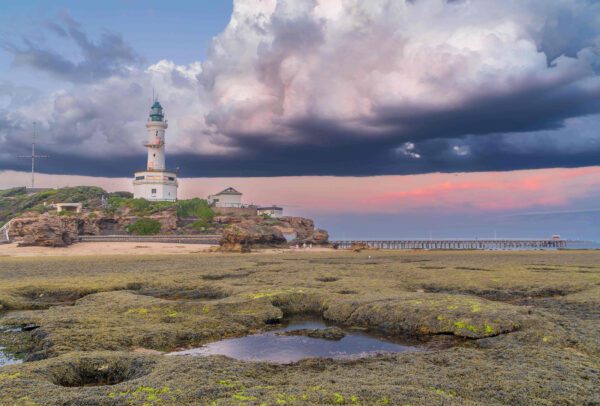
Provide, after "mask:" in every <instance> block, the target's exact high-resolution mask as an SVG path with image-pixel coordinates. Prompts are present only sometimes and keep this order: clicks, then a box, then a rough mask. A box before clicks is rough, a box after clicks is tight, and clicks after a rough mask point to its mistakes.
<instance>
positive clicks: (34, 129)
mask: <svg viewBox="0 0 600 406" xmlns="http://www.w3.org/2000/svg"><path fill="white" fill-rule="evenodd" d="M36 133H37V123H36V122H35V121H34V122H33V139H32V141H31V155H18V156H17V158H30V159H31V188H32V189H33V188H34V187H35V159H36V158H48V155H36V154H35V137H36V135H37V134H36Z"/></svg>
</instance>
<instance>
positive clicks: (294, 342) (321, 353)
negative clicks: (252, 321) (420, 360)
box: [169, 321, 419, 363]
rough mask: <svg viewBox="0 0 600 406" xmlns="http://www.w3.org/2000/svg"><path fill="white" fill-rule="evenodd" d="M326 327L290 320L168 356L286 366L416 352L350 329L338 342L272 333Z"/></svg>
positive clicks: (409, 347) (413, 347) (314, 322)
mask: <svg viewBox="0 0 600 406" xmlns="http://www.w3.org/2000/svg"><path fill="white" fill-rule="evenodd" d="M326 327H327V326H326V325H325V324H324V323H323V322H320V321H297V322H296V321H294V322H292V323H290V325H288V326H287V327H285V328H281V329H277V330H273V331H269V332H266V333H261V334H255V335H250V336H246V337H241V338H233V339H227V340H221V341H217V342H214V343H210V344H207V345H205V346H202V347H199V348H193V349H190V350H185V351H177V352H173V353H170V354H169V355H194V356H209V355H225V356H227V357H231V358H235V359H238V360H242V361H267V362H275V363H289V362H296V361H299V360H301V359H305V358H316V357H322V358H358V357H366V356H369V355H374V354H380V353H390V352H404V351H417V350H419V348H418V347H416V346H409V345H401V344H397V343H394V342H390V341H386V340H383V339H381V338H378V337H375V336H371V335H368V334H366V333H364V332H357V331H353V330H348V331H346V336H345V337H344V338H342V339H341V340H339V341H331V340H325V339H320V338H310V337H304V336H281V335H277V334H276V333H277V332H281V331H291V330H300V329H322V328H326Z"/></svg>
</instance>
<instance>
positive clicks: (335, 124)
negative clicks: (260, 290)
mask: <svg viewBox="0 0 600 406" xmlns="http://www.w3.org/2000/svg"><path fill="white" fill-rule="evenodd" d="M599 16H600V3H598V2H591V1H586V0H561V1H556V2H547V1H543V0H518V1H517V0H507V1H504V2H498V1H493V0H464V1H444V0H414V1H397V0H371V1H368V2H365V1H360V0H302V1H300V0H263V1H259V0H236V1H235V4H234V11H233V14H232V17H231V21H230V22H229V24H228V26H227V27H226V28H225V30H224V31H223V32H222V33H221V34H219V35H218V36H217V37H215V39H214V41H213V43H212V45H211V49H210V52H209V55H208V57H207V58H206V60H204V61H198V62H197V63H193V64H190V65H186V66H180V65H176V64H175V63H173V62H170V61H166V60H165V61H159V62H157V63H154V64H152V65H150V66H147V67H142V66H141V65H140V62H141V58H140V57H139V56H138V55H137V54H136V52H135V51H134V50H132V49H131V48H130V47H129V46H128V45H127V44H126V43H125V42H124V40H123V39H121V38H120V37H119V36H118V35H116V34H109V33H106V34H104V35H103V36H102V37H101V39H100V40H99V41H98V42H94V41H92V40H90V39H88V36H87V35H86V34H85V32H84V31H83V29H82V28H81V26H80V25H79V24H77V23H76V22H75V21H73V20H72V19H70V18H68V19H66V20H63V21H62V23H61V25H56V26H55V25H51V26H49V27H46V29H47V30H48V29H50V30H51V31H52V32H54V33H55V34H56V35H58V36H62V37H64V38H65V39H68V40H70V41H73V42H74V43H75V44H76V45H77V46H78V47H79V49H80V50H81V52H82V55H84V58H83V60H81V61H78V62H75V61H72V60H70V59H68V58H66V57H65V56H63V55H60V54H58V53H55V52H53V51H50V50H46V49H41V48H39V47H37V46H35V45H33V44H31V43H29V42H25V45H21V46H17V45H14V44H9V46H8V47H7V49H8V51H9V52H11V53H13V55H14V59H15V63H19V64H28V65H29V66H32V67H35V68H38V69H40V70H42V71H45V72H47V73H49V74H50V75H54V76H60V77H61V78H63V79H65V80H67V81H70V82H73V83H74V86H72V87H71V88H68V89H65V90H64V91H60V92H56V93H54V94H51V95H46V97H42V98H41V99H40V98H39V97H38V98H35V99H23V98H21V99H19V101H18V102H16V101H14V100H12V99H11V96H10V95H9V96H7V97H8V98H9V99H10V102H7V103H5V104H4V105H3V104H0V146H1V147H2V149H1V150H0V169H25V168H26V166H27V163H26V162H19V161H18V160H17V159H14V158H13V157H14V155H16V154H17V153H22V152H25V151H24V150H25V149H26V147H27V138H26V137H25V136H24V134H26V133H27V131H28V124H27V123H29V122H30V121H31V119H32V116H33V112H34V111H35V112H39V109H41V110H42V111H43V112H45V113H46V114H45V115H43V117H47V119H45V121H44V122H42V123H41V126H42V130H43V134H42V137H43V138H42V139H43V142H41V144H40V147H41V148H42V150H43V152H46V153H47V154H49V155H51V156H52V158H51V159H48V160H46V162H44V165H43V167H42V168H44V169H43V170H46V171H48V172H52V173H73V174H85V175H95V174H100V173H101V174H102V175H110V176H127V175H129V174H130V173H131V171H132V170H135V169H139V166H141V165H143V163H144V151H143V147H142V142H143V139H144V137H145V129H144V120H145V116H146V114H147V108H148V107H149V89H151V88H152V87H154V88H156V89H157V90H158V92H159V97H160V100H161V103H162V104H163V106H165V108H166V113H167V117H168V119H169V122H170V128H169V130H168V133H167V148H168V150H167V153H168V160H169V162H168V163H169V165H170V166H172V167H176V166H177V167H180V168H181V171H182V176H190V177H191V176H215V177H216V176H280V175H281V176H283V175H365V176H366V175H379V174H404V173H427V172H439V171H441V172H468V171H490V170H513V169H526V168H548V167H559V166H560V167H578V166H588V165H598V164H600V134H598V132H597V131H596V130H595V129H597V128H600V28H599V27H600V17H599Z"/></svg>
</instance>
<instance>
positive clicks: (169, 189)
mask: <svg viewBox="0 0 600 406" xmlns="http://www.w3.org/2000/svg"><path fill="white" fill-rule="evenodd" d="M168 126H169V125H168V123H167V120H165V115H164V113H163V108H162V106H161V105H160V103H159V102H158V100H156V101H154V104H152V107H151V108H150V117H149V118H148V122H147V123H146V128H147V129H148V140H147V143H146V144H145V145H144V146H145V147H146V148H147V150H148V165H147V168H146V170H145V171H138V172H136V173H135V179H134V181H133V194H134V197H135V198H136V199H137V198H143V199H146V200H152V201H166V202H174V201H176V200H177V186H178V183H177V173H176V172H173V171H168V170H167V169H166V166H165V130H166V129H167V127H168Z"/></svg>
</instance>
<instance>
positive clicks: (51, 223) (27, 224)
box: [8, 211, 329, 252]
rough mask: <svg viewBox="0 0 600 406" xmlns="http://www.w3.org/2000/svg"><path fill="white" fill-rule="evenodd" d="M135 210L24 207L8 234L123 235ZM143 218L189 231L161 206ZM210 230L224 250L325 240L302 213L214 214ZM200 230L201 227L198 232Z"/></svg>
mask: <svg viewBox="0 0 600 406" xmlns="http://www.w3.org/2000/svg"><path fill="white" fill-rule="evenodd" d="M140 218H141V217H140V216H135V215H127V214H125V215H111V214H102V213H99V212H88V213H81V214H70V215H65V216H61V215H57V214H55V213H41V214H40V213H34V212H29V213H25V214H24V215H22V216H20V217H17V218H15V219H13V220H12V222H11V224H10V228H9V233H8V234H9V237H10V240H11V241H13V242H16V243H17V244H18V245H19V246H22V247H26V246H42V247H66V246H69V245H71V244H74V243H77V242H78V240H79V236H82V235H87V236H93V235H127V234H129V233H128V231H127V230H128V226H130V225H131V224H133V223H135V222H136V221H137V220H138V219H140ZM143 218H147V219H151V220H155V221H157V222H159V223H160V230H161V231H160V235H177V234H189V233H190V231H189V229H186V228H185V225H184V224H185V222H182V221H181V219H180V218H179V217H178V216H177V214H176V212H175V211H164V212H160V213H157V214H153V215H149V216H145V217H143ZM214 222H215V224H216V227H214V228H213V229H211V230H210V231H211V234H217V235H221V247H222V249H223V250H225V251H229V252H234V251H239V252H243V251H247V250H250V249H252V248H272V247H280V248H283V247H287V246H290V245H295V244H302V245H303V244H307V245H308V244H311V245H319V246H322V245H327V244H328V240H329V235H328V233H327V231H325V230H321V229H317V228H315V226H314V222H313V221H312V220H310V219H306V218H302V217H283V218H281V219H268V218H263V217H259V216H254V217H248V216H246V217H238V216H235V215H233V216H232V215H230V216H220V217H216V218H215V220H214ZM198 235H201V233H198Z"/></svg>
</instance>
